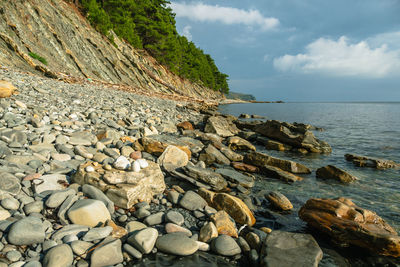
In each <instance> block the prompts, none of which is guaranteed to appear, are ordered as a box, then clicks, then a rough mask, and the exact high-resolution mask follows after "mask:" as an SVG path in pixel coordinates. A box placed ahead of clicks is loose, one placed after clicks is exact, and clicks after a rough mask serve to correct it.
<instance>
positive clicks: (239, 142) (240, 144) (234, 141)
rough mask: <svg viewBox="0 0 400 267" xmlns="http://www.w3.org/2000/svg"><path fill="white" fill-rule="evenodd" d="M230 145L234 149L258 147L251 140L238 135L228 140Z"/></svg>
mask: <svg viewBox="0 0 400 267" xmlns="http://www.w3.org/2000/svg"><path fill="white" fill-rule="evenodd" d="M227 143H228V147H229V148H231V149H233V150H253V151H256V147H255V146H254V145H252V144H251V143H250V142H249V141H247V140H245V139H243V138H240V137H238V136H232V137H229V138H228V140H227Z"/></svg>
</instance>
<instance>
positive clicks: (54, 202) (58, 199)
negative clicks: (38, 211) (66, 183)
mask: <svg viewBox="0 0 400 267" xmlns="http://www.w3.org/2000/svg"><path fill="white" fill-rule="evenodd" d="M70 195H75V190H73V189H65V190H61V191H56V192H54V193H52V194H51V195H50V197H49V198H48V199H47V200H46V202H45V204H46V206H47V207H48V208H51V209H55V208H58V207H59V206H60V205H61V204H62V203H63V202H64V201H65V199H67V197H68V196H70Z"/></svg>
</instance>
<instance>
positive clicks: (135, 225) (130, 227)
mask: <svg viewBox="0 0 400 267" xmlns="http://www.w3.org/2000/svg"><path fill="white" fill-rule="evenodd" d="M144 228H147V225H145V224H144V223H141V222H138V221H131V222H128V223H127V224H126V225H125V229H126V230H127V231H128V233H132V232H134V231H137V230H142V229H144Z"/></svg>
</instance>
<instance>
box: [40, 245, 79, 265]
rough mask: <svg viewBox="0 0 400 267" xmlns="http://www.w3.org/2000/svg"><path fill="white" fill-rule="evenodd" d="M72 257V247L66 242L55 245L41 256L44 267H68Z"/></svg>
mask: <svg viewBox="0 0 400 267" xmlns="http://www.w3.org/2000/svg"><path fill="white" fill-rule="evenodd" d="M73 260H74V258H73V253H72V249H71V247H70V246H68V245H67V244H62V245H58V246H55V247H53V248H51V249H49V251H47V253H46V255H45V256H44V258H43V266H44V267H53V266H54V267H55V266H57V267H69V266H71V265H72V262H73Z"/></svg>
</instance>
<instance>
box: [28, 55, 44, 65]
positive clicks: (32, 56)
mask: <svg viewBox="0 0 400 267" xmlns="http://www.w3.org/2000/svg"><path fill="white" fill-rule="evenodd" d="M29 56H30V57H31V58H34V59H37V60H39V61H40V62H42V63H43V64H44V65H47V60H46V59H45V58H43V57H41V56H39V55H38V54H35V53H33V52H29Z"/></svg>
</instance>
